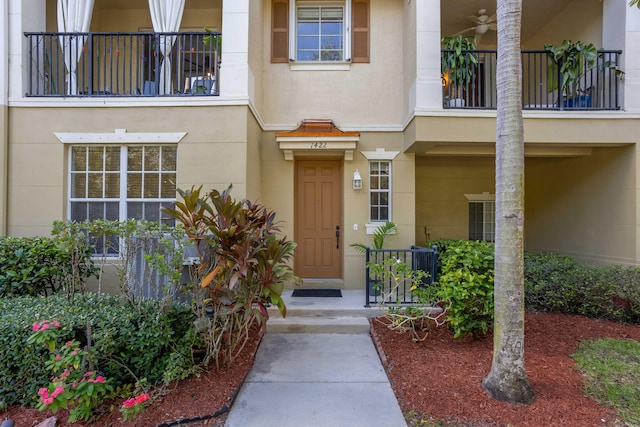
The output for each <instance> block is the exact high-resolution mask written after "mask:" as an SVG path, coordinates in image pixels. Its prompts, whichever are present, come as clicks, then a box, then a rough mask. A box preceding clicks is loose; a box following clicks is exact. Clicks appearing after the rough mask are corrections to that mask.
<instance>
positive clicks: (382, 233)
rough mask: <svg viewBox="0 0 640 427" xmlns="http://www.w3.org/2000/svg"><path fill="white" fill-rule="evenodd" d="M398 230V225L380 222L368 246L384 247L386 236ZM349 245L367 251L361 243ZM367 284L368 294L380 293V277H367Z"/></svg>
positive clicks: (372, 247)
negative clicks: (371, 242)
mask: <svg viewBox="0 0 640 427" xmlns="http://www.w3.org/2000/svg"><path fill="white" fill-rule="evenodd" d="M397 232H398V226H397V225H396V224H395V223H393V222H391V221H387V222H385V223H383V224H381V225H380V226H379V227H378V228H376V229H375V230H374V232H373V244H372V245H371V246H369V247H370V248H371V249H382V248H383V247H384V242H385V240H386V239H387V237H388V236H390V235H392V234H396V233H397ZM351 247H353V248H356V249H357V250H358V251H359V252H361V253H365V252H367V247H368V246H367V245H365V244H363V243H353V244H351ZM367 284H368V287H369V295H372V296H378V295H380V288H381V282H380V279H378V278H376V277H369V278H368V280H367Z"/></svg>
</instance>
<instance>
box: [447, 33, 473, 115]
mask: <svg viewBox="0 0 640 427" xmlns="http://www.w3.org/2000/svg"><path fill="white" fill-rule="evenodd" d="M441 43H442V50H443V52H442V78H443V80H444V82H445V86H448V87H449V93H450V94H451V93H452V92H453V97H452V98H451V99H450V100H449V106H451V107H464V97H463V91H464V90H465V89H468V87H469V84H470V83H472V82H473V81H474V79H475V75H476V70H477V66H478V58H477V57H476V55H475V54H474V53H472V51H475V50H476V45H475V42H474V38H473V37H472V36H462V35H457V36H446V37H443V38H442V40H441ZM452 89H453V90H452ZM450 96H451V95H450Z"/></svg>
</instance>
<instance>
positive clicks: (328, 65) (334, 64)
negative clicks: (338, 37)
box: [289, 0, 351, 71]
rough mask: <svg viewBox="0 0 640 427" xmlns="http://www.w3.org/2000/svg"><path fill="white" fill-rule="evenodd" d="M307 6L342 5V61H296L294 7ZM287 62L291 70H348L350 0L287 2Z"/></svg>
mask: <svg viewBox="0 0 640 427" xmlns="http://www.w3.org/2000/svg"><path fill="white" fill-rule="evenodd" d="M301 4H302V5H309V6H316V5H322V6H331V5H336V6H344V49H343V58H344V60H343V61H325V62H319V61H318V62H315V61H314V62H311V61H298V60H297V58H296V57H297V53H296V52H297V50H296V40H297V39H298V26H297V25H296V24H297V20H298V18H297V16H298V14H297V13H296V7H297V6H298V5H301ZM289 29H290V31H289V62H290V68H291V70H308V71H319V70H345V69H346V70H348V69H349V68H350V64H351V0H344V1H322V0H315V1H313V0H291V1H290V2H289Z"/></svg>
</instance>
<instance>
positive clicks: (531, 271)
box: [524, 252, 640, 323]
mask: <svg viewBox="0 0 640 427" xmlns="http://www.w3.org/2000/svg"><path fill="white" fill-rule="evenodd" d="M524 272H525V304H526V306H527V308H528V309H532V310H539V311H556V312H560V313H567V314H580V315H584V316H588V317H592V318H598V319H609V320H615V321H620V322H635V323H638V322H640V268H637V267H633V268H632V267H629V268H625V267H621V266H616V265H590V264H585V263H581V262H578V261H576V260H574V259H572V258H570V257H567V256H563V255H558V254H553V253H534V252H525V266H524Z"/></svg>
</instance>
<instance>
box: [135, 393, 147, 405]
mask: <svg viewBox="0 0 640 427" xmlns="http://www.w3.org/2000/svg"><path fill="white" fill-rule="evenodd" d="M147 400H149V395H148V394H147V393H143V394H141V395H140V396H138V397H136V403H142V402H146V401H147Z"/></svg>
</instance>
